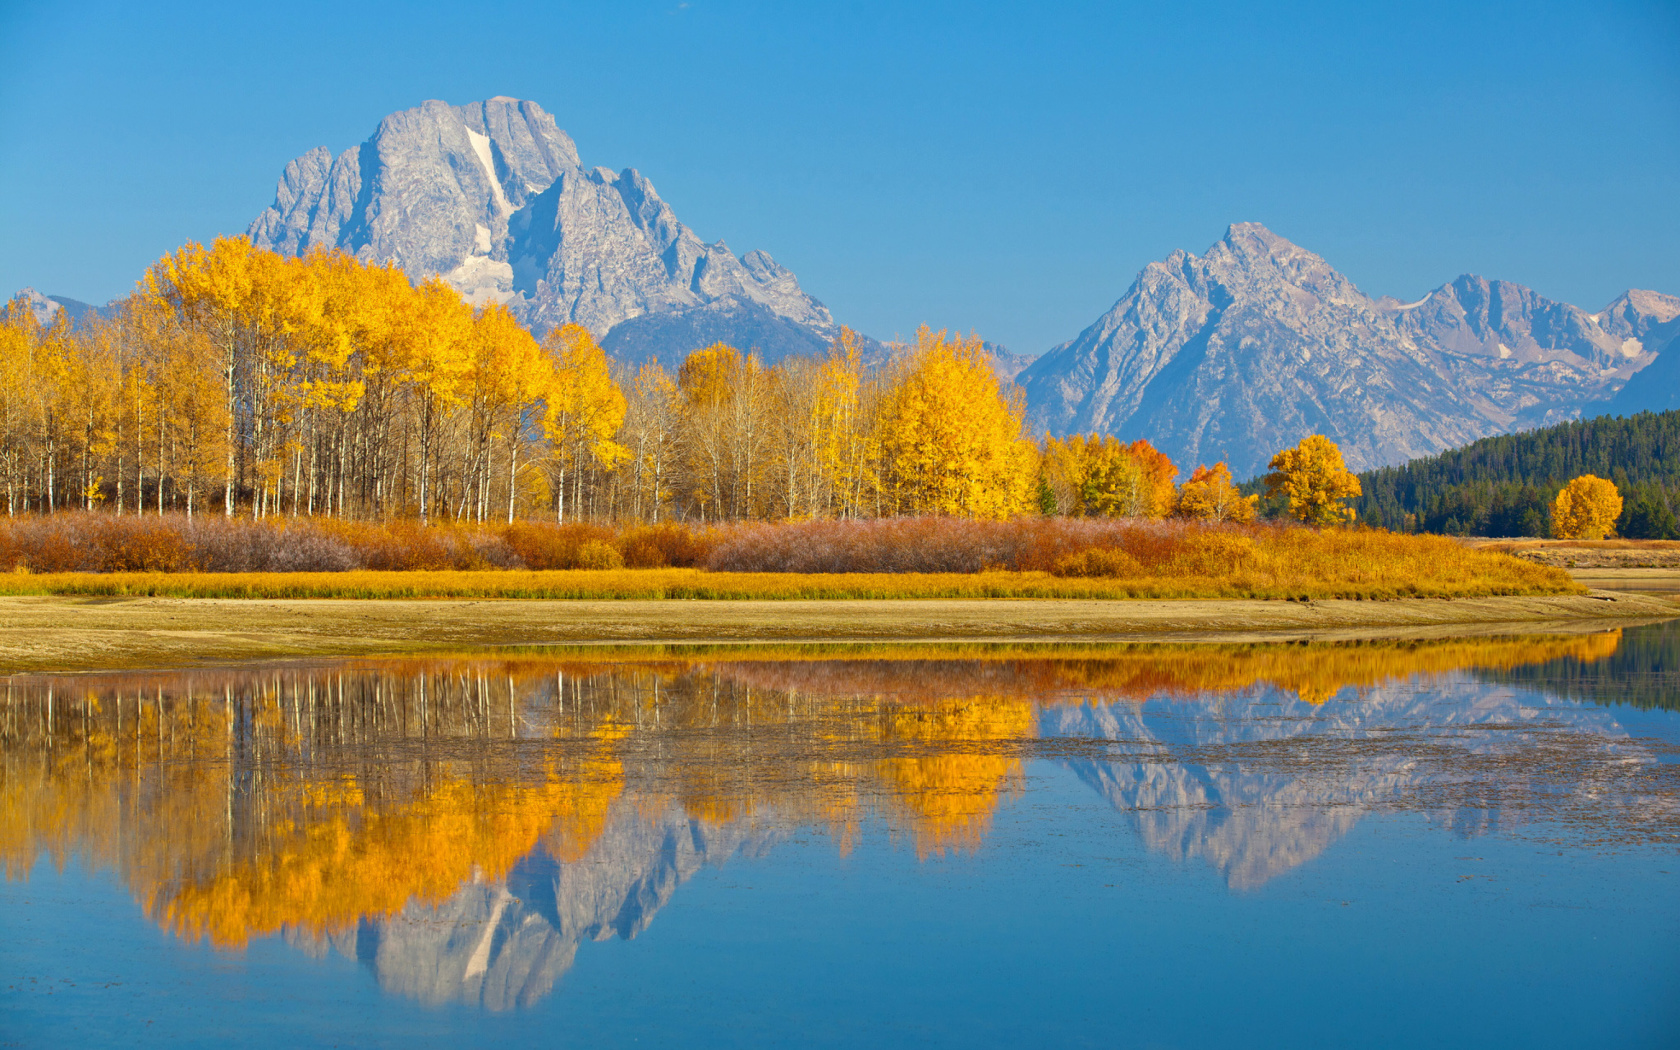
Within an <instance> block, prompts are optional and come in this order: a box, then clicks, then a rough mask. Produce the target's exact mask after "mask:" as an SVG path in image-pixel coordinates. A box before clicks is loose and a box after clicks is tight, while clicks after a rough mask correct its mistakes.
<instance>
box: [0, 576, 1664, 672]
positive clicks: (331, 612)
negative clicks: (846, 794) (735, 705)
mask: <svg viewBox="0 0 1680 1050" xmlns="http://www.w3.org/2000/svg"><path fill="white" fill-rule="evenodd" d="M1676 616H1680V602H1676V601H1672V600H1668V599H1665V598H1662V597H1656V596H1652V595H1643V594H1633V593H1627V592H1611V591H1595V592H1593V594H1592V595H1590V596H1579V595H1572V596H1560V597H1534V598H1458V599H1409V600H1400V601H1384V602H1367V601H1345V600H1335V601H1317V602H1288V601H1254V600H1188V601H1173V600H1156V601H1142V600H1140V601H1088V600H1065V599H1064V600H1036V599H1028V600H937V599H935V600H906V601H879V600H878V601H521V600H484V601H475V600H450V601H406V600H321V599H305V600H260V599H258V600H239V599H181V598H59V597H3V598H0V673H17V672H40V671H53V672H58V671H92V670H102V669H117V668H139V667H153V668H161V667H182V666H194V665H204V664H218V663H228V662H232V661H245V660H261V659H284V658H297V657H335V656H357V655H373V654H390V653H401V652H428V651H433V652H435V651H440V650H451V649H455V650H459V649H474V648H481V647H486V646H497V645H521V644H523V645H541V644H557V643H559V644H581V643H615V642H616V643H639V644H649V643H659V642H720V643H732V642H754V641H781V642H794V641H830V642H893V641H902V642H911V641H916V642H929V641H957V640H961V641H985V640H996V641H1005V640H1014V641H1023V640H1025V641H1081V642H1094V641H1112V642H1124V641H1214V640H1217V641H1227V642H1237V641H1272V640H1275V641H1283V640H1298V639H1311V638H1317V639H1352V638H1394V637H1419V638H1424V637H1444V636H1461V635H1467V634H1475V635H1490V634H1525V633H1539V632H1555V631H1590V630H1603V629H1607V628H1612V627H1616V626H1624V625H1626V624H1627V623H1629V622H1637V621H1653V620H1661V619H1668V618H1673V617H1676Z"/></svg>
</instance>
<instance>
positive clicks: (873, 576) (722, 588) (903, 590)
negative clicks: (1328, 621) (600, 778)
mask: <svg viewBox="0 0 1680 1050" xmlns="http://www.w3.org/2000/svg"><path fill="white" fill-rule="evenodd" d="M1446 546H1447V547H1448V548H1449V549H1447V550H1443V551H1440V552H1438V554H1439V556H1438V557H1434V558H1430V557H1422V556H1420V557H1417V558H1414V559H1408V560H1407V561H1406V562H1403V563H1398V564H1393V565H1389V566H1386V567H1383V568H1372V567H1363V568H1357V567H1353V566H1351V565H1350V566H1349V567H1346V568H1344V569H1343V570H1342V571H1340V572H1327V573H1323V574H1321V575H1317V576H1315V575H1313V574H1311V573H1310V572H1306V571H1301V570H1299V569H1298V570H1296V571H1293V572H1258V571H1251V572H1245V573H1239V574H1234V575H1232V576H1228V577H1219V576H1213V575H1185V576H1174V577H1161V576H1146V577H1139V578H1135V579H1113V578H1100V577H1099V578H1077V577H1072V578H1069V577H1057V576H1052V575H1050V574H1049V573H1046V572H1008V571H999V572H982V573H755V572H707V571H705V570H702V569H616V570H588V569H576V570H554V571H544V572H536V571H525V570H513V571H506V570H496V571H484V572H471V571H438V572H427V571H410V572H374V571H365V570H362V571H351V572H299V573H195V572H186V573H50V574H41V575H29V574H22V573H13V574H9V575H6V576H3V577H0V594H6V595H69V596H75V595H80V596H90V597H91V596H105V597H171V598H544V599H555V598H560V599H704V600H722V601H729V600H795V599H871V598H874V599H917V598H920V599H934V598H1074V599H1128V598H1272V599H1296V600H1302V599H1321V598H1357V599H1378V600H1380V599H1393V598H1461V597H1482V596H1492V595H1524V596H1528V595H1548V594H1579V593H1583V591H1584V589H1583V588H1582V587H1580V586H1579V585H1577V584H1575V583H1574V582H1573V581H1571V580H1570V578H1569V576H1568V574H1567V573H1565V572H1563V571H1562V570H1560V569H1553V568H1549V567H1547V566H1542V565H1533V564H1529V563H1526V562H1522V561H1519V560H1517V559H1515V558H1507V557H1503V556H1497V555H1480V554H1476V553H1475V552H1472V551H1466V550H1464V549H1463V548H1458V547H1456V545H1452V544H1447V545H1446Z"/></svg>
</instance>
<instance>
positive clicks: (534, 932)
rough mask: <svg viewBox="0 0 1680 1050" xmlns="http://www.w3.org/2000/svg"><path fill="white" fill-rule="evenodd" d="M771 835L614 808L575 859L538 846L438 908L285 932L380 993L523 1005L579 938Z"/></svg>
mask: <svg viewBox="0 0 1680 1050" xmlns="http://www.w3.org/2000/svg"><path fill="white" fill-rule="evenodd" d="M776 837H777V833H776V832H774V831H771V830H769V829H767V828H763V827H758V826H756V825H752V824H750V823H741V822H737V823H733V824H730V825H727V826H712V825H708V824H704V823H702V822H700V821H696V820H691V819H689V818H688V817H687V816H686V815H684V814H683V813H682V811H681V810H680V809H676V808H673V809H667V810H666V811H664V812H662V813H657V812H649V811H642V810H639V809H637V808H636V807H634V806H628V805H624V804H622V803H621V804H619V805H618V806H616V807H615V809H614V811H613V813H612V816H611V819H610V820H609V823H608V825H607V827H606V829H605V830H604V831H603V832H602V834H601V837H600V838H599V839H598V840H597V841H596V842H595V843H594V844H593V845H592V846H591V847H590V850H589V853H588V855H587V856H585V857H583V858H581V859H579V860H576V861H573V862H570V863H566V862H562V861H560V860H558V859H556V858H555V857H553V856H552V855H551V854H550V853H549V852H548V851H547V850H546V849H543V848H542V847H538V848H537V849H535V850H533V851H532V853H531V854H530V855H529V856H527V857H525V858H524V859H522V860H521V861H520V862H519V863H518V864H517V865H515V867H514V869H513V871H511V872H509V874H508V877H507V878H506V879H505V880H500V881H494V882H491V881H483V882H472V883H468V884H466V885H463V886H462V887H461V888H460V889H459V890H458V891H457V892H456V893H455V894H453V895H452V896H451V897H450V898H449V899H448V900H445V901H443V902H441V903H438V904H423V903H419V902H411V903H410V904H409V905H408V907H406V908H404V909H403V910H402V911H401V912H399V913H397V914H395V915H391V916H386V917H381V918H367V919H363V920H362V922H361V923H360V924H359V925H358V926H357V927H356V928H355V929H353V930H346V931H344V932H343V933H339V934H328V935H316V934H313V933H311V932H309V931H306V930H303V929H299V928H290V929H288V930H287V931H286V933H285V937H286V940H287V941H288V942H289V943H290V944H291V945H292V946H293V947H295V948H298V949H300V950H302V951H304V952H306V953H308V954H310V955H314V956H317V957H319V956H322V955H325V954H326V953H327V952H328V951H337V952H339V953H340V954H342V955H344V956H346V957H347V958H351V959H357V960H360V961H361V962H362V963H364V964H365V965H367V966H368V967H369V968H371V969H372V970H373V972H374V973H375V974H376V975H377V977H378V980H379V986H380V987H381V988H382V989H384V990H385V991H387V992H390V993H393V994H397V995H402V996H406V997H409V998H412V999H417V1000H419V1001H420V1002H422V1003H426V1004H427V1005H433V1006H435V1005H439V1004H442V1003H447V1002H465V1003H471V1004H474V1005H477V1006H481V1007H484V1008H485V1009H489V1010H510V1009H514V1008H516V1007H526V1006H530V1005H532V1004H533V1003H535V1002H537V1001H538V1000H540V999H542V998H543V997H544V996H547V995H548V994H549V993H550V992H551V991H552V990H553V988H554V984H555V982H556V981H558V980H559V979H560V978H561V977H562V976H563V975H564V974H565V973H566V971H567V970H569V969H571V967H572V963H573V962H574V960H575V959H576V956H577V950H578V946H579V945H580V944H582V943H583V942H585V941H605V940H609V939H611V938H614V937H619V938H622V939H625V940H629V939H631V938H633V937H635V936H636V935H637V934H639V933H641V932H642V931H643V930H645V929H646V928H647V926H648V924H649V923H651V922H652V921H653V917H654V915H655V914H657V913H658V911H659V910H660V909H661V908H663V907H664V906H665V905H666V904H667V903H669V902H670V900H671V897H672V895H673V894H674V893H675V892H676V889H677V887H678V886H679V885H681V884H682V883H683V882H685V881H686V880H688V879H689V878H690V877H691V876H693V875H694V873H695V872H697V871H699V870H700V868H701V867H703V866H704V865H707V864H712V865H721V864H723V863H724V862H725V861H727V860H728V859H729V858H731V857H733V856H736V855H740V854H742V853H745V854H747V855H749V856H751V855H758V854H761V853H763V852H764V851H765V850H766V849H768V848H769V846H770V844H771V842H772V841H774V839H775V838H776Z"/></svg>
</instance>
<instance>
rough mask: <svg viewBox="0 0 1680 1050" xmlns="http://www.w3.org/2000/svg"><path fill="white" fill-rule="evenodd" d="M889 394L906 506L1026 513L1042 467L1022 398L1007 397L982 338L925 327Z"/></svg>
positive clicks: (886, 417) (895, 466) (888, 417)
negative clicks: (1025, 427)
mask: <svg viewBox="0 0 1680 1050" xmlns="http://www.w3.org/2000/svg"><path fill="white" fill-rule="evenodd" d="M916 341H917V346H916V350H915V352H914V354H913V355H912V357H911V358H910V360H909V361H908V362H907V363H906V364H905V365H904V366H903V371H902V374H901V376H900V378H899V381H898V382H897V384H896V385H895V386H894V387H893V388H892V390H891V392H890V394H889V395H888V398H887V404H886V409H885V412H884V413H883V418H882V428H881V433H882V440H881V444H882V448H883V451H884V453H885V456H886V458H887V460H888V462H889V463H890V464H891V470H892V474H893V478H892V483H891V484H892V488H893V490H894V493H895V495H896V497H897V502H898V507H899V509H900V510H901V511H903V512H907V513H912V514H948V515H953V516H960V517H968V518H1007V517H1009V516H1011V515H1014V514H1019V513H1021V512H1023V511H1025V510H1026V509H1027V507H1028V504H1029V499H1030V496H1031V492H1032V484H1033V473H1034V468H1035V466H1036V463H1035V458H1036V457H1035V453H1034V450H1033V447H1032V444H1031V443H1030V442H1028V441H1027V440H1025V439H1024V438H1023V436H1022V434H1021V420H1022V415H1023V412H1024V409H1023V406H1022V404H1021V401H1020V397H1019V395H1018V394H1017V395H1016V396H1014V397H1007V398H1006V397H1005V395H1004V393H1003V391H1002V390H1001V389H1000V386H999V383H998V380H997V375H996V373H994V372H993V371H992V367H991V362H990V361H989V359H988V358H987V355H986V351H985V348H984V346H983V345H982V343H981V341H980V339H979V337H977V336H969V337H968V338H966V339H965V338H962V337H960V336H959V337H956V338H948V337H947V335H946V333H945V332H944V331H939V332H934V331H932V330H931V329H929V328H928V327H926V326H925V325H924V326H923V327H922V329H921V330H920V331H919V332H918V333H917V336H916Z"/></svg>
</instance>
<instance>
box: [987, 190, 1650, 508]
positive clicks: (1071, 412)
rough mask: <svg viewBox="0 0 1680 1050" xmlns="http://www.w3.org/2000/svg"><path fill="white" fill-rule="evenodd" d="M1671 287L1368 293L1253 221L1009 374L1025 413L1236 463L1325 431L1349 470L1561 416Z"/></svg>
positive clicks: (1045, 422)
mask: <svg viewBox="0 0 1680 1050" xmlns="http://www.w3.org/2000/svg"><path fill="white" fill-rule="evenodd" d="M1671 309H1673V310H1676V311H1680V300H1676V299H1674V298H1673V297H1671V296H1663V295H1659V294H1657V293H1654V292H1643V291H1631V292H1628V293H1627V294H1625V295H1623V296H1621V297H1620V298H1618V299H1617V300H1616V301H1615V302H1613V303H1611V304H1610V306H1609V307H1607V308H1606V309H1605V310H1604V311H1602V312H1601V313H1599V314H1588V313H1586V312H1585V311H1583V310H1580V309H1579V308H1577V307H1574V306H1570V305H1568V304H1566V303H1559V302H1554V301H1552V300H1550V299H1546V298H1544V297H1543V296H1540V295H1538V294H1536V293H1535V292H1533V291H1531V290H1529V289H1527V288H1523V287H1521V286H1520V285H1514V284H1509V283H1507V282H1503V281H1489V280H1486V279H1484V278H1481V277H1475V276H1469V275H1466V276H1463V277H1460V278H1458V279H1457V280H1455V281H1453V282H1452V283H1450V284H1447V285H1444V286H1442V287H1441V288H1438V289H1436V290H1435V291H1434V292H1432V293H1430V294H1429V295H1428V296H1426V297H1424V298H1423V299H1421V300H1419V301H1417V302H1415V303H1401V302H1399V301H1398V300H1395V299H1392V298H1387V297H1384V298H1381V299H1373V298H1371V297H1369V296H1367V295H1365V294H1364V293H1363V292H1361V291H1360V290H1359V289H1358V288H1356V287H1355V286H1354V285H1353V283H1352V282H1351V281H1349V280H1348V279H1347V278H1346V277H1345V276H1343V275H1342V274H1341V273H1338V272H1337V271H1336V270H1335V269H1334V268H1333V267H1331V266H1330V264H1329V263H1327V262H1326V261H1325V260H1324V259H1323V258H1321V257H1319V256H1318V255H1315V254H1313V253H1312V252H1310V251H1307V250H1306V249H1304V248H1301V247H1299V246H1297V245H1295V244H1292V243H1291V242H1289V241H1288V240H1286V239H1284V238H1283V237H1280V236H1278V235H1277V234H1275V233H1273V232H1272V231H1270V230H1268V229H1266V228H1265V227H1264V226H1261V225H1260V224H1258V223H1238V224H1236V225H1233V226H1231V227H1230V229H1229V230H1228V231H1227V232H1226V234H1225V237H1224V238H1223V239H1222V240H1220V241H1219V242H1218V243H1216V244H1214V245H1213V246H1212V247H1211V248H1209V249H1208V251H1207V252H1206V253H1205V254H1204V255H1202V256H1200V257H1198V256H1195V255H1192V254H1190V253H1189V252H1185V251H1176V252H1173V253H1172V254H1171V255H1169V256H1168V257H1167V258H1166V259H1165V260H1163V261H1160V262H1155V263H1151V264H1149V265H1148V266H1147V267H1145V268H1144V270H1143V272H1142V273H1140V274H1139V275H1138V277H1137V280H1136V281H1134V282H1133V283H1132V286H1131V288H1130V289H1128V290H1127V292H1126V294H1125V295H1124V296H1123V297H1121V299H1120V300H1119V301H1118V302H1117V303H1115V304H1114V306H1113V308H1111V309H1110V310H1109V311H1108V312H1107V313H1106V314H1104V315H1103V316H1102V317H1100V318H1098V319H1097V321H1096V323H1095V324H1093V325H1091V326H1090V327H1089V328H1087V329H1085V331H1083V332H1081V333H1080V334H1079V335H1078V336H1077V337H1076V338H1074V339H1073V340H1071V341H1069V342H1066V343H1063V344H1062V345H1060V346H1058V347H1056V348H1054V349H1052V350H1051V351H1049V352H1048V353H1046V354H1045V355H1044V356H1043V357H1041V358H1039V359H1038V360H1037V361H1035V362H1033V364H1032V365H1030V366H1029V367H1027V368H1026V369H1025V370H1024V371H1023V372H1022V373H1021V374H1020V375H1019V376H1018V377H1017V379H1016V382H1018V383H1020V384H1021V386H1022V387H1024V388H1025V389H1026V392H1027V404H1028V414H1029V422H1030V423H1031V424H1032V426H1033V427H1034V429H1036V430H1046V429H1047V430H1050V431H1052V432H1056V433H1069V432H1074V431H1093V430H1094V431H1106V432H1110V433H1114V434H1117V435H1118V436H1120V437H1122V438H1125V439H1131V438H1135V437H1145V438H1148V439H1149V440H1150V441H1152V442H1154V443H1155V444H1156V446H1157V447H1159V448H1161V449H1162V450H1163V451H1165V452H1166V453H1167V454H1168V455H1170V456H1172V457H1173V459H1174V461H1176V462H1177V463H1179V464H1180V466H1181V467H1183V468H1184V469H1185V470H1186V471H1188V469H1189V467H1191V466H1193V465H1194V464H1196V463H1201V462H1212V461H1214V460H1218V459H1224V460H1227V461H1228V462H1229V463H1230V464H1231V469H1232V471H1233V473H1235V474H1236V475H1237V476H1238V477H1246V476H1252V475H1254V474H1256V473H1259V472H1261V471H1263V470H1264V469H1265V466H1266V462H1267V460H1268V459H1270V457H1271V455H1272V453H1274V452H1275V451H1276V450H1277V449H1279V448H1283V447H1285V446H1287V445H1291V444H1294V443H1295V442H1296V441H1298V440H1300V439H1301V438H1302V437H1304V436H1306V435H1308V434H1314V433H1322V434H1327V435H1329V436H1330V437H1331V438H1332V439H1333V440H1335V441H1336V442H1337V443H1339V444H1340V445H1341V446H1342V450H1343V453H1344V455H1345V456H1346V458H1347V461H1348V463H1349V465H1350V466H1352V467H1353V468H1354V469H1356V470H1357V469H1368V468H1371V467H1375V466H1381V465H1384V464H1389V463H1396V462H1401V461H1404V460H1407V459H1411V458H1414V457H1417V456H1423V455H1428V454H1431V453H1434V452H1439V451H1441V450H1442V449H1446V448H1451V447H1454V446H1457V445H1462V444H1465V443H1467V442H1469V441H1472V440H1474V439H1476V438H1479V437H1482V436H1485V435H1488V434H1497V433H1505V432H1508V431H1511V430H1517V429H1522V428H1525V427H1533V426H1542V425H1545V424H1548V423H1553V422H1559V421H1563V420H1567V419H1573V418H1576V417H1578V416H1579V415H1580V414H1581V412H1582V409H1583V408H1584V406H1586V405H1588V404H1589V403H1593V402H1602V401H1605V400H1607V399H1609V398H1610V397H1611V396H1612V395H1613V394H1614V393H1615V392H1616V390H1617V389H1618V388H1619V387H1620V385H1621V384H1622V383H1623V382H1625V381H1626V380H1627V379H1628V378H1629V377H1630V376H1632V375H1633V374H1634V373H1635V372H1637V371H1638V370H1639V369H1641V368H1643V367H1644V366H1646V365H1648V364H1649V363H1650V362H1651V361H1652V360H1654V359H1655V357H1656V356H1657V355H1656V353H1655V351H1654V350H1653V349H1652V348H1651V347H1649V346H1647V345H1646V340H1648V339H1649V338H1650V336H1651V335H1652V333H1653V332H1655V330H1656V329H1657V327H1658V326H1659V325H1661V324H1662V323H1663V322H1664V320H1665V318H1664V317H1663V315H1664V313H1666V312H1668V311H1670V310H1671Z"/></svg>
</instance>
